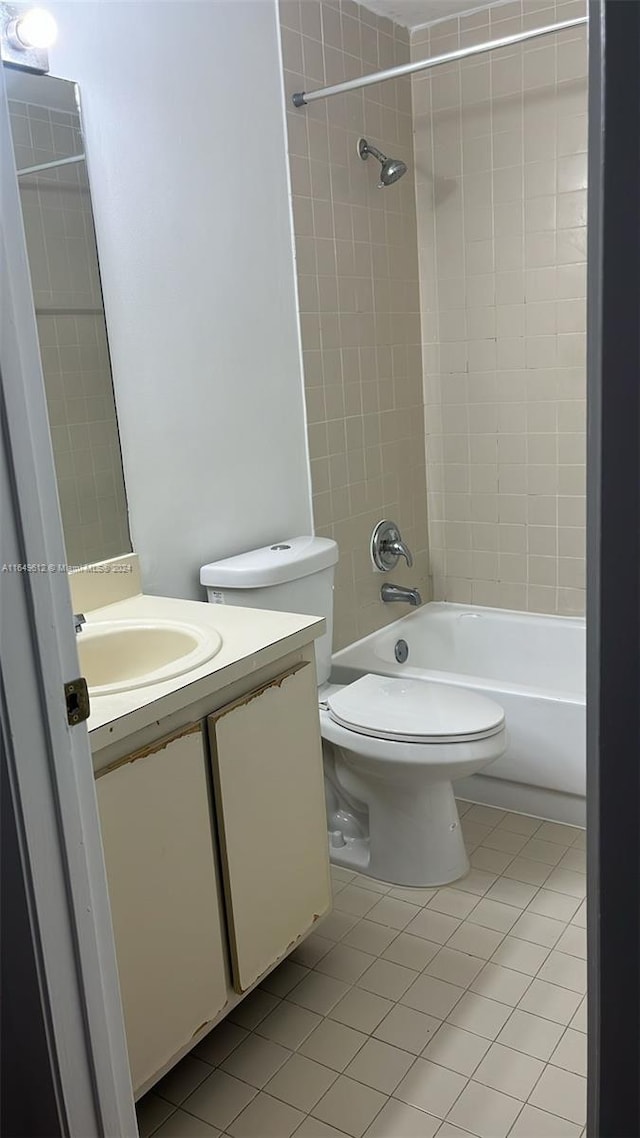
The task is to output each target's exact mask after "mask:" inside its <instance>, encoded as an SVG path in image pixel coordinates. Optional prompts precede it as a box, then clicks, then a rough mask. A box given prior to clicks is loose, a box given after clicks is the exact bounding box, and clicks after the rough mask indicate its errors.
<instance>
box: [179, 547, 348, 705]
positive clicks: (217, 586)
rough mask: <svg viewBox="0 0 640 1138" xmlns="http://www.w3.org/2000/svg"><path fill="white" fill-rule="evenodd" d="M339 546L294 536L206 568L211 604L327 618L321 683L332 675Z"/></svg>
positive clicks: (319, 648) (320, 643)
mask: <svg viewBox="0 0 640 1138" xmlns="http://www.w3.org/2000/svg"><path fill="white" fill-rule="evenodd" d="M337 560H338V546H337V545H336V543H335V541H331V540H330V539H329V538H326V537H291V538H288V539H287V540H286V541H282V542H278V543H276V544H275V545H266V546H264V547H263V548H262V549H252V550H250V551H249V552H248V553H240V554H238V555H237V556H236V557H227V558H226V559H225V560H224V561H212V562H211V563H210V564H209V565H203V566H202V569H201V570H200V584H201V585H204V586H205V588H206V590H207V600H208V601H209V602H210V603H211V604H217V605H242V606H243V607H245V608H256V609H271V610H275V611H277V612H294V613H302V614H304V615H307V616H323V617H324V619H325V620H326V622H327V631H326V633H325V635H324V636H321V637H320V639H319V640H316V642H315V649H316V666H317V671H318V683H319V684H322V683H325V682H326V681H327V680H328V678H329V672H330V671H331V641H332V634H333V577H334V573H335V566H336V563H337Z"/></svg>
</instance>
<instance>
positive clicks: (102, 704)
mask: <svg viewBox="0 0 640 1138" xmlns="http://www.w3.org/2000/svg"><path fill="white" fill-rule="evenodd" d="M86 619H87V626H90V625H91V624H92V623H93V622H95V621H105V620H154V619H155V620H175V621H182V622H184V623H186V624H195V625H199V626H201V627H205V628H213V629H215V630H216V631H217V632H218V633H219V634H220V636H221V637H222V647H221V648H220V650H219V652H218V653H217V655H215V656H214V657H213V659H211V660H208V661H207V662H206V663H204V664H202V665H200V667H198V668H194V669H193V670H192V671H190V672H187V673H185V674H184V675H181V676H175V677H174V678H173V679H170V680H164V681H162V682H161V683H156V684H149V685H148V686H146V687H138V688H134V689H132V690H131V691H124V692H118V693H116V694H109V695H101V696H90V702H91V715H90V718H89V720H88V723H87V726H88V728H89V738H90V742H91V749H92V751H93V752H94V754H95V753H96V752H97V751H99V750H100V749H101V748H102V747H105V746H107V745H108V744H111V743H115V742H117V741H118V740H119V739H122V738H125V737H126V736H128V735H131V734H133V732H134V731H138V730H140V729H141V728H144V727H146V726H148V725H149V724H150V723H153V722H154V721H156V720H158V719H160V718H163V717H166V716H167V715H170V714H171V713H172V712H174V711H177V710H179V709H181V708H184V707H186V706H188V705H189V704H191V703H196V702H197V701H198V700H199V699H202V698H203V697H207V696H209V695H212V694H213V693H214V692H216V691H219V690H220V689H221V688H224V687H226V686H227V685H229V684H231V683H234V682H235V681H236V680H239V679H242V678H243V677H244V676H247V675H250V674H251V672H254V671H256V670H258V669H259V668H263V667H265V666H266V665H268V664H270V663H272V662H273V661H274V660H277V659H278V657H279V656H283V655H285V654H286V653H287V652H290V651H295V650H296V649H298V648H301V647H302V646H303V645H305V644H308V643H309V642H310V641H311V640H314V639H316V638H317V637H319V636H322V634H323V632H324V631H325V627H326V626H325V621H324V620H323V619H321V618H318V617H316V616H300V615H297V614H294V613H283V612H271V611H266V610H264V609H248V608H239V607H236V606H235V605H210V604H205V603H202V602H200V601H184V600H176V599H175V598H170V597H154V596H148V595H145V594H142V593H139V594H137V595H135V596H129V597H127V599H126V600H122V601H118V602H116V603H115V604H110V605H105V606H104V607H102V608H96V609H93V610H92V611H90V612H87V613H86ZM79 636H82V633H81V632H80V633H79Z"/></svg>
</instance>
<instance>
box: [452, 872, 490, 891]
mask: <svg viewBox="0 0 640 1138" xmlns="http://www.w3.org/2000/svg"><path fill="white" fill-rule="evenodd" d="M497 879H498V877H497V874H495V873H489V872H487V871H486V870H484V869H475V868H473V869H470V870H469V872H468V874H467V875H466V877H461V878H460V879H459V880H458V881H456V882H455V887H456V889H461V890H462V892H463V893H473V894H475V896H476V897H482V896H484V894H485V893H486V892H487V890H488V889H490V888H491V886H492V885H494V884H495V882H496V881H497Z"/></svg>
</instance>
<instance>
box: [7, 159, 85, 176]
mask: <svg viewBox="0 0 640 1138" xmlns="http://www.w3.org/2000/svg"><path fill="white" fill-rule="evenodd" d="M73 162H84V154H73V155H72V156H71V158H54V159H53V160H52V161H51V162H41V163H40V165H39V166H25V168H24V170H16V174H17V175H18V177H19V178H22V177H23V176H24V175H25V174H39V173H40V171H41V170H55V169H56V167H57V166H71V164H72V163H73Z"/></svg>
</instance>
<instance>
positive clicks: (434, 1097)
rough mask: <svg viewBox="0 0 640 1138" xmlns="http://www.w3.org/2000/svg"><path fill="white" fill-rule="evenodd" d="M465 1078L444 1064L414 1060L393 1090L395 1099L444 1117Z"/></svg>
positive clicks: (437, 1116)
mask: <svg viewBox="0 0 640 1138" xmlns="http://www.w3.org/2000/svg"><path fill="white" fill-rule="evenodd" d="M466 1082H467V1080H466V1077H465V1076H464V1075H459V1074H458V1073H457V1072H456V1071H450V1070H449V1069H448V1068H447V1067H441V1066H439V1065H438V1064H436V1063H431V1062H430V1061H429V1060H428V1059H416V1061H415V1062H414V1064H413V1066H412V1067H411V1069H410V1070H409V1071H408V1073H407V1074H406V1075H405V1077H404V1079H403V1080H402V1082H401V1083H400V1085H399V1087H397V1088H396V1090H395V1092H394V1098H399V1099H400V1100H401V1101H402V1102H407V1103H409V1105H410V1106H416V1107H418V1109H419V1110H425V1111H427V1113H428V1114H433V1115H435V1117H436V1118H446V1116H447V1114H448V1112H449V1111H450V1110H451V1107H452V1106H453V1104H454V1102H455V1101H456V1099H457V1097H458V1095H459V1094H460V1092H461V1091H462V1089H463V1087H464V1086H465V1085H466Z"/></svg>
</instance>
